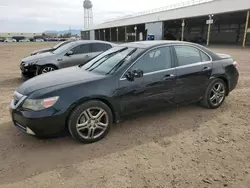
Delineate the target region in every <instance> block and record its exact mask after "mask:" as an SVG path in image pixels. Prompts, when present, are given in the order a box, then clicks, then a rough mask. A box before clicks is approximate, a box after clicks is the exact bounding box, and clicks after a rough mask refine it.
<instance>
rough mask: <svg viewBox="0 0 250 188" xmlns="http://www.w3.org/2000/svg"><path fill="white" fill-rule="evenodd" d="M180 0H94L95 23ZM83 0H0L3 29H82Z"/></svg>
mask: <svg viewBox="0 0 250 188" xmlns="http://www.w3.org/2000/svg"><path fill="white" fill-rule="evenodd" d="M180 1H181V0H168V1H166V0H153V1H150V0H123V1H120V0H119V1H118V0H105V1H104V0H92V3H93V15H94V23H101V22H103V21H105V20H108V19H111V18H116V17H119V16H124V15H127V14H131V13H135V12H139V11H145V10H149V9H152V8H157V7H162V6H166V5H168V4H170V3H177V2H180ZM82 5H83V1H82V0H8V1H7V0H0V25H1V27H0V32H42V31H44V30H62V29H68V28H69V27H71V28H77V29H81V28H83V25H84V23H83V20H84V18H83V15H84V11H83V7H82Z"/></svg>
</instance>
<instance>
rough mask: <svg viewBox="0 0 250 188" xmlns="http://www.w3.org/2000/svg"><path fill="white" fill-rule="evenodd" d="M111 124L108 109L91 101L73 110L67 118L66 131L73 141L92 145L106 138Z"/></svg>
mask: <svg viewBox="0 0 250 188" xmlns="http://www.w3.org/2000/svg"><path fill="white" fill-rule="evenodd" d="M112 123H113V116H112V112H111V110H110V108H109V107H108V106H107V105H106V104H104V103H103V102H101V101H97V100H92V101H87V102H85V103H83V104H81V105H79V106H78V107H77V108H76V109H75V110H73V112H72V113H71V115H70V117H69V121H68V129H69V132H70V134H71V136H72V137H73V138H74V139H75V140H77V141H79V142H83V143H93V142H96V141H98V140H100V139H102V138H104V137H105V136H106V134H107V133H108V132H109V130H110V128H111V126H112Z"/></svg>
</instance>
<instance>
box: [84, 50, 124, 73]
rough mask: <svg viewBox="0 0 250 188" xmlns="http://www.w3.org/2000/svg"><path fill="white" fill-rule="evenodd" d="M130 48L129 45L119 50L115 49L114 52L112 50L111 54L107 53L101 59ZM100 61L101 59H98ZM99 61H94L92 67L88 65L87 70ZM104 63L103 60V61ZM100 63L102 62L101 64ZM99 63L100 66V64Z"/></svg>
mask: <svg viewBox="0 0 250 188" xmlns="http://www.w3.org/2000/svg"><path fill="white" fill-rule="evenodd" d="M127 49H128V47H124V48H122V49H120V50H117V51H114V52H112V53H110V54H107V55H106V56H104V57H102V58H101V59H103V58H106V57H110V56H112V55H114V54H117V53H120V52H122V51H124V50H127ZM98 61H99V60H98ZM98 61H96V62H94V63H93V64H92V65H91V66H90V67H88V68H86V69H85V70H89V69H90V68H91V67H93V66H94V65H95V64H96V63H97V62H98ZM101 63H102V62H101ZM99 65H100V64H99ZM99 65H98V66H99ZM92 70H93V69H91V70H89V71H92Z"/></svg>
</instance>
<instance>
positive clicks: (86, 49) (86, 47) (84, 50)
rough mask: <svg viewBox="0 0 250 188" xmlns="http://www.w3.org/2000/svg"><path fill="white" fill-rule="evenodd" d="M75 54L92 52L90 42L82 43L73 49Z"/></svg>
mask: <svg viewBox="0 0 250 188" xmlns="http://www.w3.org/2000/svg"><path fill="white" fill-rule="evenodd" d="M72 51H73V55H77V54H86V53H89V52H90V44H81V45H78V46H76V47H74V48H73V49H72Z"/></svg>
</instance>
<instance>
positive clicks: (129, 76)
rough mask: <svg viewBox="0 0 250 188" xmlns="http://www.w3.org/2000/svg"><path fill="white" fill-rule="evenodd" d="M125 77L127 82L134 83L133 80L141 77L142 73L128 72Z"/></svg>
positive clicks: (138, 70)
mask: <svg viewBox="0 0 250 188" xmlns="http://www.w3.org/2000/svg"><path fill="white" fill-rule="evenodd" d="M125 77H126V79H127V80H129V81H134V80H135V78H141V77H143V71H142V70H140V69H137V70H133V71H129V72H127V73H126V74H125Z"/></svg>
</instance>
